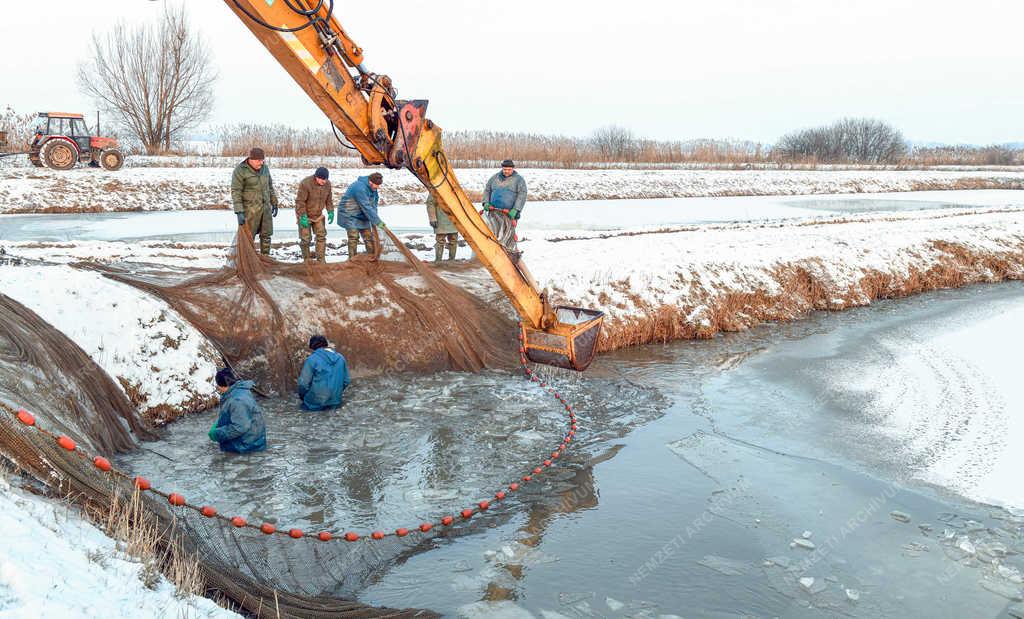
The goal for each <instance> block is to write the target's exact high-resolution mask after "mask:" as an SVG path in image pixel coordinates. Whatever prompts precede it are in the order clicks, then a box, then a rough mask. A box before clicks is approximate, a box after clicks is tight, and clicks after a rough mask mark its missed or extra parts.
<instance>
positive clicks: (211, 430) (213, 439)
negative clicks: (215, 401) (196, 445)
mask: <svg viewBox="0 0 1024 619" xmlns="http://www.w3.org/2000/svg"><path fill="white" fill-rule="evenodd" d="M216 430H217V422H216V421H214V422H213V425H212V426H210V431H209V432H207V433H206V436H209V437H210V440H211V441H213V442H215V443H216V442H217V438H216V437H215V436H214V435H213V433H214V432H215V431H216Z"/></svg>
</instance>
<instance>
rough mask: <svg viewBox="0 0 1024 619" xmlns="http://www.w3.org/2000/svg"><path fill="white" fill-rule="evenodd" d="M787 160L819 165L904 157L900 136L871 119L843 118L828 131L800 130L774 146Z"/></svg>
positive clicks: (886, 125)
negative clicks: (806, 160)
mask: <svg viewBox="0 0 1024 619" xmlns="http://www.w3.org/2000/svg"><path fill="white" fill-rule="evenodd" d="M775 150H776V151H777V153H778V154H780V155H781V156H783V157H784V158H787V159H813V160H814V161H816V162H819V163H854V162H855V163H896V162H897V161H899V160H900V158H901V157H903V155H905V154H906V153H907V143H906V140H904V139H903V134H902V133H900V132H899V130H898V129H896V128H895V127H893V126H892V125H890V124H888V123H886V122H884V121H881V120H877V119H873V118H844V119H842V120H839V121H838V122H835V123H833V124H831V125H829V126H827V127H815V128H813V129H803V130H800V131H795V132H793V133H790V134H788V135H785V136H783V137H782V138H781V139H780V140H779V142H778V144H776V145H775Z"/></svg>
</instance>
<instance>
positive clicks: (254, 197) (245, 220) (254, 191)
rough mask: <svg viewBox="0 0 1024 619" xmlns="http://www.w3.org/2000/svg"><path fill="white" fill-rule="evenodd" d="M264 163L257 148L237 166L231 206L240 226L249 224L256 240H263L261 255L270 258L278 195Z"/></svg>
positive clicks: (260, 151)
mask: <svg viewBox="0 0 1024 619" xmlns="http://www.w3.org/2000/svg"><path fill="white" fill-rule="evenodd" d="M265 159H266V155H265V154H264V152H263V149H262V148H259V147H255V148H253V149H252V150H250V151H249V156H248V157H247V158H246V159H245V160H244V161H242V162H241V163H239V164H238V165H237V166H235V171H234V173H233V174H232V175H231V205H232V208H233V209H234V211H235V215H236V216H237V217H238V225H239V226H241V225H242V224H249V231H250V232H252V235H253V238H254V239H255V238H256V237H257V236H259V237H260V253H261V254H264V255H267V256H269V255H270V237H271V235H273V234H274V219H273V218H274V217H277V192H276V191H274V181H273V180H272V179H271V178H270V168H269V167H268V166H267V165H266V163H264V160H265Z"/></svg>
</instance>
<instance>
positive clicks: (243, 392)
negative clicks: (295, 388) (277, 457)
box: [212, 380, 267, 453]
mask: <svg viewBox="0 0 1024 619" xmlns="http://www.w3.org/2000/svg"><path fill="white" fill-rule="evenodd" d="M254 386H255V383H253V382H252V381H251V380H240V381H238V382H237V383H235V384H234V385H231V387H229V388H228V390H227V391H225V392H224V393H223V394H221V396H220V417H219V418H218V419H217V427H216V429H214V431H213V434H212V438H213V440H215V441H217V442H218V443H220V449H221V451H233V452H236V453H247V452H250V451H262V450H264V449H266V448H267V426H266V424H264V423H263V411H262V410H260V407H259V406H257V405H256V398H255V397H254V396H253V394H252V388H253V387H254Z"/></svg>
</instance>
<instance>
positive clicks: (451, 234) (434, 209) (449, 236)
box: [427, 196, 459, 264]
mask: <svg viewBox="0 0 1024 619" xmlns="http://www.w3.org/2000/svg"><path fill="white" fill-rule="evenodd" d="M427 219H428V220H429V221H430V227H431V228H433V229H434V241H435V244H434V264H440V263H441V258H442V256H444V248H445V246H447V247H448V259H449V260H455V254H456V252H458V250H459V231H458V230H456V229H455V224H453V223H452V220H451V219H449V217H448V214H447V213H445V212H444V210H442V209H441V207H439V206H438V205H437V200H435V199H434V196H427Z"/></svg>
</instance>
